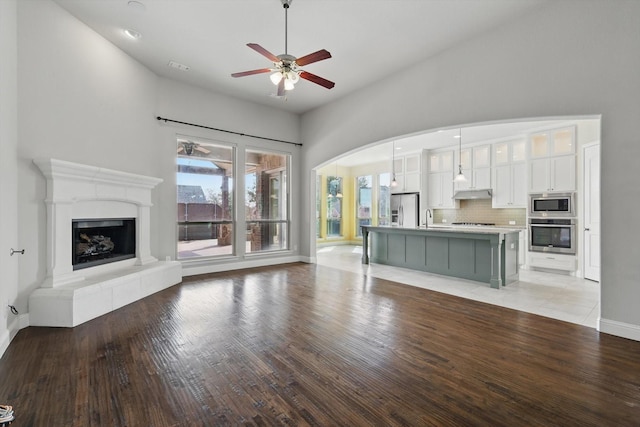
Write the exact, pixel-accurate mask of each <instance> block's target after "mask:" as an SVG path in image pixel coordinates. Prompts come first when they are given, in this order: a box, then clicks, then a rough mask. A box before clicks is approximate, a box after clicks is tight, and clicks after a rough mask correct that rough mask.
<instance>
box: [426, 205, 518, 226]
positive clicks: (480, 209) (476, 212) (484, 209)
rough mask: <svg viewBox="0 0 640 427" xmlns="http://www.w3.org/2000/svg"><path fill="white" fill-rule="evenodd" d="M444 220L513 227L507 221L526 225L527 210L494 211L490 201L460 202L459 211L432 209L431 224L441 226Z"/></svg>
mask: <svg viewBox="0 0 640 427" xmlns="http://www.w3.org/2000/svg"><path fill="white" fill-rule="evenodd" d="M443 219H446V222H447V223H449V224H450V223H452V222H482V223H494V224H496V225H512V226H513V225H514V224H509V221H515V222H516V223H515V225H516V226H522V227H525V226H526V225H527V210H526V209H524V208H522V209H494V208H492V207H491V199H478V200H460V208H459V209H434V210H433V223H434V224H441V223H442V220H443Z"/></svg>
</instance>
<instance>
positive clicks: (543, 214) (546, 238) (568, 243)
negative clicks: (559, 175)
mask: <svg viewBox="0 0 640 427" xmlns="http://www.w3.org/2000/svg"><path fill="white" fill-rule="evenodd" d="M575 198H576V196H575V193H536V194H530V195H529V250H530V251H534V252H549V253H559V254H570V255H572V254H575V253H576V246H577V242H576V240H577V236H576V210H575Z"/></svg>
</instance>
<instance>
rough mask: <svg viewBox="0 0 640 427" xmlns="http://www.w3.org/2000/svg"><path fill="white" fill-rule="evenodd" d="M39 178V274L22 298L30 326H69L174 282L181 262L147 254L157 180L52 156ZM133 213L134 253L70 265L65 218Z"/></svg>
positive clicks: (68, 220) (43, 161) (44, 162)
mask: <svg viewBox="0 0 640 427" xmlns="http://www.w3.org/2000/svg"><path fill="white" fill-rule="evenodd" d="M34 163H35V164H36V165H37V166H38V167H39V168H40V170H41V171H42V173H43V175H44V176H45V178H46V179H47V196H46V199H45V203H46V206H47V226H46V230H47V234H46V240H47V242H46V247H47V275H46V278H45V280H44V281H43V283H42V284H41V286H40V288H38V289H36V290H35V291H34V292H33V293H32V294H31V296H30V297H29V315H30V323H31V324H32V325H34V326H76V325H78V324H80V323H82V322H84V321H87V320H90V319H93V318H95V317H97V316H100V315H102V314H105V313H107V312H109V311H112V310H115V309H117V308H119V307H122V306H123V305H125V304H128V303H130V302H133V301H135V300H136V299H139V298H142V297H144V296H146V295H149V294H151V293H153V292H157V291H158V290H161V289H164V288H166V287H169V286H171V285H174V284H176V283H179V282H180V281H181V280H182V274H181V271H182V269H181V264H180V263H179V262H176V261H166V262H159V261H158V260H157V259H156V258H155V257H153V256H152V255H151V243H150V237H151V236H150V233H151V224H150V219H151V207H152V203H151V190H153V188H155V187H156V186H157V185H158V184H160V183H161V182H162V179H159V178H153V177H148V176H143V175H136V174H132V173H127V172H120V171H116V170H111V169H105V168H100V167H95V166H88V165H83V164H78V163H72V162H68V161H63V160H56V159H36V160H34ZM105 218H135V221H136V256H135V258H132V259H126V260H122V261H116V262H112V263H108V264H103V265H98V266H95V267H90V268H83V269H80V270H75V271H74V270H73V250H72V248H73V235H72V228H73V227H72V222H73V220H79V219H105Z"/></svg>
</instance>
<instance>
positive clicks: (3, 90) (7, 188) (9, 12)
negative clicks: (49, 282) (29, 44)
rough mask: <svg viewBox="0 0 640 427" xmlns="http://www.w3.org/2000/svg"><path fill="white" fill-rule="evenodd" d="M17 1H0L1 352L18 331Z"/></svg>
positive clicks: (0, 353)
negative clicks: (10, 307)
mask: <svg viewBox="0 0 640 427" xmlns="http://www.w3.org/2000/svg"><path fill="white" fill-rule="evenodd" d="M16 4H17V0H1V1H0V58H2V60H0V76H1V77H2V78H0V183H1V184H0V242H2V247H0V355H2V354H3V353H4V351H5V350H6V348H7V346H8V345H9V342H10V340H11V338H13V336H15V334H16V333H17V331H18V318H17V317H16V316H15V315H13V314H9V313H8V310H7V307H6V306H7V303H9V304H16V297H17V295H18V264H19V263H20V260H21V255H14V256H10V255H9V250H10V249H11V248H14V249H21V243H22V242H21V240H20V239H18V229H17V227H16V224H17V223H18V207H17V202H18V187H17V180H18V179H17V178H18V172H17V167H16V157H17V154H16V153H17V147H18V124H17V112H16V106H17V102H18V98H17V81H18V80H17V79H18V74H17V73H18V56H17V47H18V33H17V29H16V17H17V6H16Z"/></svg>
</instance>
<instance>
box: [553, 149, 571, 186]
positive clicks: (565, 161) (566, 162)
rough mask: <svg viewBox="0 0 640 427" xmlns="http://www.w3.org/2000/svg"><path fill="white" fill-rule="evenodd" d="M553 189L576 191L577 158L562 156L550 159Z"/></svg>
mask: <svg viewBox="0 0 640 427" xmlns="http://www.w3.org/2000/svg"><path fill="white" fill-rule="evenodd" d="M549 166H550V167H549V169H550V171H551V177H550V182H551V191H574V190H575V189H576V158H575V156H560V157H552V158H551V159H550V165H549Z"/></svg>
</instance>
